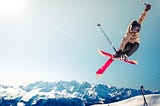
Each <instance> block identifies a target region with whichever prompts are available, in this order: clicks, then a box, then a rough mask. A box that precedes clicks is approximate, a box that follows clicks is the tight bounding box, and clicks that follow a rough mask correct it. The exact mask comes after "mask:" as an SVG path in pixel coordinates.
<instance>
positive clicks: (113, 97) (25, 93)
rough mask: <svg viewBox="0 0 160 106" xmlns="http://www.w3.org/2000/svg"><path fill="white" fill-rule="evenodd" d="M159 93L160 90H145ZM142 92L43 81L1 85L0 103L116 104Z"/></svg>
mask: <svg viewBox="0 0 160 106" xmlns="http://www.w3.org/2000/svg"><path fill="white" fill-rule="evenodd" d="M144 93H145V95H147V94H160V90H156V91H150V90H144ZM138 95H141V91H140V89H133V88H124V87H122V88H117V87H114V86H110V85H106V84H104V83H101V84H91V83H89V82H83V83H79V82H77V81H74V80H73V81H70V82H69V81H59V82H43V81H38V82H34V83H31V84H28V85H26V86H6V85H0V104H1V105H0V106H9V105H11V106H17V105H18V106H90V105H94V104H101V103H105V104H108V103H113V102H118V101H122V100H125V99H128V98H131V97H135V96H138Z"/></svg>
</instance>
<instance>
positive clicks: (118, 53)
mask: <svg viewBox="0 0 160 106" xmlns="http://www.w3.org/2000/svg"><path fill="white" fill-rule="evenodd" d="M122 54H123V52H122V50H119V51H117V53H115V54H114V55H113V56H114V57H115V58H120V57H121V55H122Z"/></svg>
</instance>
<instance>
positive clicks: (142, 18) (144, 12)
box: [137, 4, 151, 24]
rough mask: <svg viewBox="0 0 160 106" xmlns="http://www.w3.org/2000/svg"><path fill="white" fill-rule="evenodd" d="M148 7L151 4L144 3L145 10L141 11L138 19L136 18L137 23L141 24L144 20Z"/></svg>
mask: <svg viewBox="0 0 160 106" xmlns="http://www.w3.org/2000/svg"><path fill="white" fill-rule="evenodd" d="M150 9H151V5H150V4H148V5H146V8H145V10H144V11H143V12H142V14H141V16H140V17H139V18H138V20H137V22H138V23H139V24H142V22H143V21H144V19H145V17H146V15H147V12H148V11H149V10H150Z"/></svg>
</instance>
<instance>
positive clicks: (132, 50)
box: [126, 42, 139, 56]
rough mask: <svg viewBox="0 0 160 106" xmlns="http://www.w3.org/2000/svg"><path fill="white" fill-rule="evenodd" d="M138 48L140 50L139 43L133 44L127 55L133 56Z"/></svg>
mask: <svg viewBox="0 0 160 106" xmlns="http://www.w3.org/2000/svg"><path fill="white" fill-rule="evenodd" d="M138 48H139V43H137V42H135V43H132V47H131V48H130V50H129V51H127V52H126V55H127V56H131V55H132V54H133V53H134V52H135V51H136V50H137V49H138Z"/></svg>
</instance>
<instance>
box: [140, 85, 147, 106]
mask: <svg viewBox="0 0 160 106" xmlns="http://www.w3.org/2000/svg"><path fill="white" fill-rule="evenodd" d="M141 93H142V95H143V99H144V106H148V104H147V101H146V98H145V96H144V87H143V86H141Z"/></svg>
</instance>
